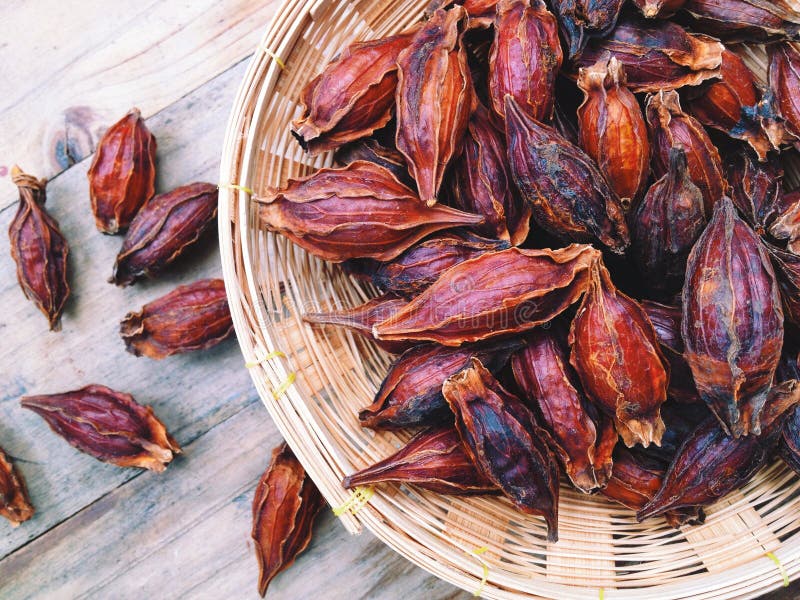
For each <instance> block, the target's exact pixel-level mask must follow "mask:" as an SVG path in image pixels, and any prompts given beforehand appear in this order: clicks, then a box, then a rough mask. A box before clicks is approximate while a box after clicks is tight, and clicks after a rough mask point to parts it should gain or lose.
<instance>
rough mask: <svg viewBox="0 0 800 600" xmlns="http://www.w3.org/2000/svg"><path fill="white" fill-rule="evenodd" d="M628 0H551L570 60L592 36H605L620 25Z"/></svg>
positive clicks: (579, 52) (578, 53) (577, 54)
mask: <svg viewBox="0 0 800 600" xmlns="http://www.w3.org/2000/svg"><path fill="white" fill-rule="evenodd" d="M624 2H625V0H552V2H551V4H552V6H553V10H554V11H555V13H556V14H557V15H558V22H559V23H560V25H561V32H562V34H563V36H564V41H565V43H566V45H567V50H568V51H569V52H568V54H569V58H570V60H572V59H574V58H575V57H577V56H579V55H580V54H581V52H583V49H584V48H585V47H586V43H587V42H588V41H589V38H603V37H605V36H606V35H608V34H609V33H610V32H611V30H612V29H614V25H616V24H617V19H618V18H619V13H620V11H621V10H622V5H623V4H624Z"/></svg>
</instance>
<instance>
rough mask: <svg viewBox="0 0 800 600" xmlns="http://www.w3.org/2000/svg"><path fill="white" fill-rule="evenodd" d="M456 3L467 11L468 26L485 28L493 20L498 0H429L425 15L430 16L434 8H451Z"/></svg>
mask: <svg viewBox="0 0 800 600" xmlns="http://www.w3.org/2000/svg"><path fill="white" fill-rule="evenodd" d="M456 4H460V5H461V6H463V7H464V10H466V11H467V14H468V15H469V23H468V26H469V27H470V28H485V27H490V26H491V25H492V23H493V22H494V15H495V9H496V7H497V4H498V0H431V2H430V4H428V7H427V8H426V9H425V15H426V16H427V17H430V15H432V14H433V13H434V12H435V11H436V10H438V9H440V8H452V7H453V6H454V5H456Z"/></svg>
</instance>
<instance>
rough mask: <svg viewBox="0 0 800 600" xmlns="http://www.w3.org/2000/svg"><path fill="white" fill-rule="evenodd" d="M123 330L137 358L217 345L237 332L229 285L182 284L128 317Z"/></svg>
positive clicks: (212, 282)
mask: <svg viewBox="0 0 800 600" xmlns="http://www.w3.org/2000/svg"><path fill="white" fill-rule="evenodd" d="M119 331H120V335H121V336H122V339H123V340H124V341H125V347H126V348H127V350H128V352H130V353H131V354H135V355H136V356H147V357H149V358H156V359H161V358H166V357H167V356H172V355H173V354H180V353H183V352H190V351H192V350H205V349H207V348H211V347H213V346H216V345H217V344H219V343H220V342H221V341H222V340H224V339H226V338H227V337H229V336H230V335H231V334H232V333H233V320H232V319H231V313H230V310H229V309H228V298H227V296H226V294H225V283H224V282H223V281H222V280H221V279H201V280H199V281H195V282H194V283H191V284H189V285H180V286H178V287H177V288H175V289H174V290H173V291H171V292H170V293H168V294H166V295H164V296H161V297H160V298H157V299H155V300H153V301H152V302H148V303H147V304H145V305H144V306H143V307H142V309H141V310H140V311H139V312H130V313H128V314H127V315H125V318H124V319H123V320H122V323H121V324H120V330H119Z"/></svg>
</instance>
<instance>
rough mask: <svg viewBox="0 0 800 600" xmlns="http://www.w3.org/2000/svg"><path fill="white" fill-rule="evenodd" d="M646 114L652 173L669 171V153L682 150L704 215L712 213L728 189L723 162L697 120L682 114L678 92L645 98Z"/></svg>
mask: <svg viewBox="0 0 800 600" xmlns="http://www.w3.org/2000/svg"><path fill="white" fill-rule="evenodd" d="M645 113H646V116H647V123H648V126H649V127H650V142H651V143H652V144H653V163H652V166H653V173H654V174H655V176H656V177H663V176H664V174H665V173H666V172H667V171H668V170H669V160H670V159H669V154H670V150H671V149H672V148H673V147H676V146H680V147H682V148H683V150H684V152H686V164H687V166H688V169H689V176H690V177H691V178H692V181H693V182H694V184H695V185H696V186H697V187H699V188H700V191H701V192H702V193H703V199H704V201H705V205H706V213H707V214H711V211H712V209H713V208H714V204H715V203H716V202H717V201H718V200H719V199H720V198H722V196H723V195H724V194H725V193H726V190H727V184H726V182H725V175H724V173H723V171H722V159H721V158H720V156H719V151H718V150H717V148H716V146H714V144H713V143H712V142H711V138H709V137H708V134H707V133H706V131H705V129H703V126H702V125H701V124H700V122H699V121H698V120H697V119H695V118H694V117H692V116H690V115H687V114H686V113H685V112H683V110H682V109H681V103H680V98H679V97H678V92H675V91H661V92H658V93H657V94H653V95H651V96H648V98H647V106H646V109H645Z"/></svg>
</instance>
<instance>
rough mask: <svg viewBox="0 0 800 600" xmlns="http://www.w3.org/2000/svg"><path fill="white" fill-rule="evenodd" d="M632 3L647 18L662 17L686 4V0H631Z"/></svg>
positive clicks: (671, 13) (669, 14)
mask: <svg viewBox="0 0 800 600" xmlns="http://www.w3.org/2000/svg"><path fill="white" fill-rule="evenodd" d="M633 3H634V4H635V5H636V7H637V8H638V9H639V10H640V11H641V13H642V14H643V15H644V16H645V17H647V18H648V19H664V18H666V17H669V16H672V15H673V14H674V13H675V11H677V10H678V9H680V7H681V6H683V5H684V4H686V0H633Z"/></svg>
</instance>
